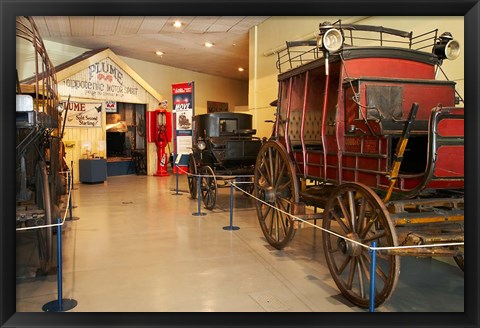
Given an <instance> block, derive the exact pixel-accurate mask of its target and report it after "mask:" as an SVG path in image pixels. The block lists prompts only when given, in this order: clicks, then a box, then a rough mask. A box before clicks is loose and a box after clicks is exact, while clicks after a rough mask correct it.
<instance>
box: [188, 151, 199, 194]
mask: <svg viewBox="0 0 480 328" xmlns="http://www.w3.org/2000/svg"><path fill="white" fill-rule="evenodd" d="M188 173H189V175H188V176H187V179H188V191H189V192H190V197H192V199H197V192H198V191H197V185H198V181H197V179H198V177H197V176H196V175H197V162H196V161H195V156H193V153H192V154H190V156H188ZM190 174H193V175H190Z"/></svg>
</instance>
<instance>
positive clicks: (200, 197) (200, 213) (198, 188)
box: [192, 175, 207, 216]
mask: <svg viewBox="0 0 480 328" xmlns="http://www.w3.org/2000/svg"><path fill="white" fill-rule="evenodd" d="M200 178H201V176H200V175H198V179H197V199H198V210H197V212H196V213H192V215H194V216H202V215H207V213H203V212H201V211H200V204H201V203H202V190H201V189H202V186H201V183H200Z"/></svg>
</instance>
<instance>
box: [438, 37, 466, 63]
mask: <svg viewBox="0 0 480 328" xmlns="http://www.w3.org/2000/svg"><path fill="white" fill-rule="evenodd" d="M432 52H433V53H434V54H435V55H437V56H438V58H440V59H449V60H454V59H456V58H457V57H458V56H459V55H460V43H458V41H457V40H454V39H453V37H452V34H451V33H450V32H445V33H442V35H440V37H439V38H438V40H437V42H436V43H435V45H434V46H433V50H432Z"/></svg>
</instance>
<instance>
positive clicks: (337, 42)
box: [317, 22, 343, 52]
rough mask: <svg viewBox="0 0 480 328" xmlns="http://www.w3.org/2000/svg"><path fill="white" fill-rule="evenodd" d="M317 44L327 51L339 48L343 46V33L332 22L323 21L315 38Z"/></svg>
mask: <svg viewBox="0 0 480 328" xmlns="http://www.w3.org/2000/svg"><path fill="white" fill-rule="evenodd" d="M317 46H318V47H319V48H324V49H325V50H327V51H328V52H334V51H337V50H339V49H340V48H341V47H342V46H343V35H342V32H340V31H339V30H338V29H336V28H334V27H333V26H332V24H330V23H328V22H324V23H322V24H321V25H320V35H319V37H318V38H317Z"/></svg>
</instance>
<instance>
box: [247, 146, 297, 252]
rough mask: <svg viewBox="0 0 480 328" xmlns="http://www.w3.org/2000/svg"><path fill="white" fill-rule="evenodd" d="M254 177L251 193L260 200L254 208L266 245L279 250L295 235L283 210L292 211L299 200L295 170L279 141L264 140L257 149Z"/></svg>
mask: <svg viewBox="0 0 480 328" xmlns="http://www.w3.org/2000/svg"><path fill="white" fill-rule="evenodd" d="M254 176H255V180H254V195H255V197H257V198H258V199H260V200H262V202H260V201H257V202H256V208H257V216H258V221H259V223H260V227H261V228H262V232H263V235H264V236H265V238H266V239H267V241H268V243H269V244H270V245H272V246H273V247H275V248H276V249H282V248H284V247H285V246H287V244H288V243H289V242H290V241H291V240H292V238H293V236H294V235H295V231H296V230H295V229H294V226H293V219H292V218H291V216H290V215H287V214H286V213H290V214H294V210H295V206H294V205H295V204H297V203H298V199H299V188H298V181H297V178H296V175H295V169H294V167H293V164H292V161H291V160H290V158H289V155H288V154H287V152H286V150H285V148H284V147H283V145H282V144H280V143H278V142H276V141H268V142H266V143H265V144H264V145H263V146H262V148H260V152H259V153H258V155H257V161H256V164H255V175H254ZM265 203H267V204H269V205H271V206H273V207H271V206H269V205H267V204H265ZM277 208H278V209H280V210H281V211H279V210H277Z"/></svg>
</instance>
